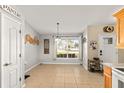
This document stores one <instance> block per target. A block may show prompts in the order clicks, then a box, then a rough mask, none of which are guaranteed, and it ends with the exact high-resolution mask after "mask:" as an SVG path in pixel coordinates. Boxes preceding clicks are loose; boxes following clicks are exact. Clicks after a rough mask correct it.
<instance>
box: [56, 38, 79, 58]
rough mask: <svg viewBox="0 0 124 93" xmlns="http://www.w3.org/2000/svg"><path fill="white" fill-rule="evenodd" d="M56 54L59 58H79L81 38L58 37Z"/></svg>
mask: <svg viewBox="0 0 124 93" xmlns="http://www.w3.org/2000/svg"><path fill="white" fill-rule="evenodd" d="M56 54H57V55H56V56H57V58H79V39H78V38H76V39H75V38H74V39H73V38H61V39H57V40H56Z"/></svg>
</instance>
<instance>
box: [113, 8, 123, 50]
mask: <svg viewBox="0 0 124 93" xmlns="http://www.w3.org/2000/svg"><path fill="white" fill-rule="evenodd" d="M113 16H114V17H116V20H117V21H116V35H117V48H121V49H124V9H122V10H120V11H119V12H117V13H115V14H114V15H113Z"/></svg>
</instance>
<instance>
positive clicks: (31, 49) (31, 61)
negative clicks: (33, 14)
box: [24, 22, 40, 71]
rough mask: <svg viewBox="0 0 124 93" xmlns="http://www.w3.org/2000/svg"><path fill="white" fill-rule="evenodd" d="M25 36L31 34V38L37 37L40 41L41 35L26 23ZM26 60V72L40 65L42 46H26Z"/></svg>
mask: <svg viewBox="0 0 124 93" xmlns="http://www.w3.org/2000/svg"><path fill="white" fill-rule="evenodd" d="M24 34H25V35H26V34H30V35H31V36H33V37H34V36H37V37H38V38H39V39H40V34H39V33H38V32H36V30H34V29H33V28H32V27H31V26H30V25H29V24H28V23H27V22H25V32H24ZM24 55H25V56H24V60H25V70H26V71H27V70H28V69H30V68H31V67H32V66H35V65H37V64H38V63H40V45H39V46H38V45H32V44H29V43H27V44H25V45H24Z"/></svg>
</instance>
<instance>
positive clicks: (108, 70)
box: [104, 66, 112, 75]
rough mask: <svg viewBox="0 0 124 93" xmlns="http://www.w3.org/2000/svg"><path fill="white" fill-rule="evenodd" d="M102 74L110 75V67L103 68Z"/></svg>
mask: <svg viewBox="0 0 124 93" xmlns="http://www.w3.org/2000/svg"><path fill="white" fill-rule="evenodd" d="M104 73H105V74H108V75H112V69H111V67H108V66H104Z"/></svg>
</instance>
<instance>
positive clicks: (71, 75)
mask: <svg viewBox="0 0 124 93" xmlns="http://www.w3.org/2000/svg"><path fill="white" fill-rule="evenodd" d="M28 74H30V75H31V77H29V78H27V79H26V88H102V87H103V75H102V74H101V73H91V72H88V71H86V70H85V69H84V68H83V67H82V66H81V65H68V64H67V65H65V64H64V65H63V64H62V65H61V64H60V65H58V64H53V65H45V64H42V65H39V66H37V67H35V68H34V69H32V70H31V71H30V72H28Z"/></svg>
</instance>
